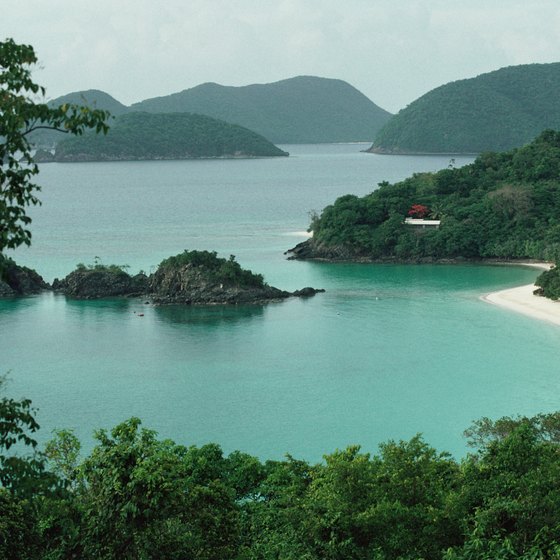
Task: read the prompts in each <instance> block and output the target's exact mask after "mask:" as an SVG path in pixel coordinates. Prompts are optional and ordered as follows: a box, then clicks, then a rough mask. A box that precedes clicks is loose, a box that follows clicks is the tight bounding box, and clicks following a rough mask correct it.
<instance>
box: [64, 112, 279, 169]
mask: <svg viewBox="0 0 560 560" xmlns="http://www.w3.org/2000/svg"><path fill="white" fill-rule="evenodd" d="M286 155H288V154H287V153H286V152H283V151H282V150H280V149H279V148H277V147H276V146H274V145H273V144H271V143H270V142H268V140H265V139H264V138H263V137H262V136H259V135H258V134H256V133H254V132H251V131H250V130H247V129H246V128H243V127H241V126H237V125H233V124H228V123H226V122H223V121H218V120H216V119H213V118H210V117H206V116H203V115H194V114H190V113H173V114H171V113H168V114H150V113H128V114H124V115H121V116H120V117H119V118H117V119H116V121H115V123H114V124H113V125H112V127H111V131H110V133H109V134H107V136H104V137H100V136H96V135H93V134H88V135H84V136H82V137H80V138H71V139H68V140H64V141H62V142H59V143H58V144H57V147H56V153H55V159H56V161H114V160H145V159H187V158H208V157H228V156H230V157H231V156H267V157H268V156H286Z"/></svg>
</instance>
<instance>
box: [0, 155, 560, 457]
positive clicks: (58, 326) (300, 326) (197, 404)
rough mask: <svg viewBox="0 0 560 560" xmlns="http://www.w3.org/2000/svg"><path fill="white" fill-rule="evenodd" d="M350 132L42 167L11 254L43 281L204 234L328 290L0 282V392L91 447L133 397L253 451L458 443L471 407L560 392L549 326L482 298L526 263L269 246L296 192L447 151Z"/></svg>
mask: <svg viewBox="0 0 560 560" xmlns="http://www.w3.org/2000/svg"><path fill="white" fill-rule="evenodd" d="M363 147H364V146H360V145H342V146H296V147H289V148H288V150H289V151H291V152H292V153H293V156H292V157H291V158H288V159H282V161H278V160H251V161H207V162H202V161H201V162H150V163H147V162H146V163H130V164H75V165H74V164H68V165H45V166H43V168H42V170H41V175H40V179H41V182H42V184H43V185H44V186H45V188H44V191H43V193H42V195H41V197H42V199H43V201H44V204H43V206H42V207H41V208H37V209H34V210H33V216H34V224H33V231H34V240H33V246H32V248H31V249H28V250H27V249H26V250H20V251H19V252H18V253H17V254H16V255H15V258H16V259H17V260H18V261H20V262H22V263H24V264H29V265H31V266H34V267H35V268H37V269H38V270H39V271H40V272H42V273H43V274H44V276H45V277H46V278H47V279H48V280H52V278H54V277H55V276H63V275H65V274H66V273H67V272H69V271H70V270H71V269H72V268H73V267H74V265H75V264H76V263H77V262H80V261H81V262H86V263H88V262H89V263H91V262H93V260H94V257H99V258H100V259H101V260H102V261H103V262H105V263H117V264H129V265H130V266H131V269H132V270H133V271H134V270H138V269H140V268H143V269H145V270H147V271H149V270H150V269H151V268H152V267H155V265H157V263H158V262H159V261H160V260H161V259H162V258H164V257H166V256H168V255H170V254H174V253H177V252H179V251H181V250H183V249H185V248H189V249H215V250H218V251H219V253H220V254H223V255H224V256H227V255H229V254H230V253H233V254H236V255H237V256H238V260H239V261H240V262H241V264H242V265H244V266H248V267H250V268H252V269H253V270H255V271H257V272H261V273H264V275H265V277H266V279H267V280H268V281H269V283H271V284H273V285H276V286H278V287H281V288H285V289H295V288H301V287H303V286H307V285H311V286H314V287H322V288H325V289H326V290H327V291H326V292H325V293H324V294H319V295H317V296H315V297H314V298H312V299H308V300H301V299H293V300H288V301H286V302H283V303H277V304H270V305H268V306H256V307H232V308H225V307H205V308H181V307H152V306H150V305H146V304H145V303H144V302H143V301H139V300H107V301H95V302H80V301H71V300H66V298H64V297H63V296H57V295H53V294H44V295H41V296H37V297H30V298H24V299H18V300H4V301H0V333H1V337H0V356H1V358H0V368H1V369H2V370H3V371H8V370H9V371H10V378H11V382H10V384H9V386H8V389H9V393H10V394H11V395H13V396H16V397H19V396H27V397H30V398H32V399H33V402H34V404H35V405H36V406H37V407H38V408H39V412H38V418H39V421H40V423H41V425H42V430H41V436H40V437H41V439H42V440H44V439H47V438H48V437H49V434H50V431H51V430H52V429H53V428H62V427H65V428H68V427H69V428H74V429H75V431H76V433H77V434H78V435H79V436H80V438H81V439H82V440H83V441H84V444H85V446H86V448H90V447H91V445H92V443H93V439H92V432H93V430H94V429H95V428H100V427H105V428H110V427H111V426H113V425H115V424H116V423H117V422H119V421H122V420H124V419H126V418H128V417H130V416H133V415H134V416H139V417H141V418H142V420H143V423H144V425H145V426H147V427H150V428H153V429H155V430H157V431H158V432H159V433H160V435H161V436H162V437H171V438H173V439H175V440H176V441H177V442H181V443H185V444H203V443H206V442H210V441H213V442H217V443H219V444H221V445H222V446H223V448H224V450H225V451H226V452H229V451H232V450H234V449H241V450H243V451H246V452H249V453H253V454H256V455H258V456H259V457H261V458H279V457H281V456H282V455H283V454H284V453H286V452H289V453H291V454H292V455H294V456H296V457H302V458H306V459H309V460H319V459H320V458H321V456H322V455H323V454H324V453H329V452H332V451H333V450H334V449H335V448H341V447H345V446H346V445H349V444H354V443H360V444H361V445H362V446H363V447H364V448H365V449H367V450H370V451H375V450H376V448H377V445H378V444H379V443H380V442H383V441H386V440H388V439H407V438H410V437H412V436H413V435H414V434H416V433H417V432H422V433H423V434H424V436H425V438H426V440H427V441H428V442H429V443H431V444H432V445H434V446H435V447H437V448H438V449H440V450H448V451H451V452H452V453H454V454H455V455H457V456H460V455H462V454H464V453H465V451H466V448H465V443H464V440H463V438H462V431H463V430H464V429H465V428H466V427H468V426H469V424H470V423H471V421H472V420H474V419H477V418H479V417H481V416H490V417H498V416H501V415H504V414H516V413H520V414H534V413H537V412H541V411H551V410H556V409H558V408H559V406H560V391H559V390H558V389H559V387H558V385H559V383H560V375H559V374H560V371H559V368H558V366H557V359H556V355H557V348H558V342H559V338H560V330H558V328H557V327H554V326H551V325H548V324H546V323H541V322H538V321H535V320H531V319H529V318H526V317H524V316H520V315H517V314H514V313H511V312H508V311H504V310H502V309H499V308H497V307H494V306H492V305H489V304H487V303H485V302H482V301H481V300H480V296H481V295H482V294H484V293H486V292H490V291H493V290H496V289H501V288H504V287H507V286H514V285H517V284H522V283H529V282H532V281H533V280H534V278H535V277H536V275H537V272H536V271H535V270H532V269H526V268H523V267H501V266H468V265H445V266H444V265H438V266H399V265H350V264H336V265H335V264H326V263H302V262H294V261H287V260H286V259H285V256H284V255H283V251H284V250H286V249H287V248H289V247H290V246H292V245H293V244H295V243H296V242H298V241H300V240H302V239H303V237H302V236H301V233H300V232H301V231H302V230H305V228H306V226H307V212H308V211H310V210H313V209H321V208H322V207H323V206H324V205H325V204H328V203H329V202H332V201H333V200H334V199H335V198H336V197H337V196H340V195H342V194H345V193H347V192H353V193H355V194H365V193H366V192H369V191H371V190H372V189H373V188H375V185H376V184H377V183H378V182H379V181H382V180H384V179H388V180H389V181H395V180H398V179H399V178H404V177H406V176H408V175H410V174H411V173H412V172H413V171H421V170H435V169H438V168H440V167H445V166H447V165H448V164H449V161H448V159H446V158H405V157H402V158H399V157H387V156H385V157H383V156H372V155H370V154H363V153H360V151H359V150H360V149H363ZM294 152H295V153H294ZM468 161H470V160H467V159H465V160H464V161H463V160H461V161H458V162H455V164H456V165H460V164H464V163H467V162H468ZM140 314H143V316H140Z"/></svg>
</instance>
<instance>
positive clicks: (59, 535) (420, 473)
mask: <svg viewBox="0 0 560 560" xmlns="http://www.w3.org/2000/svg"><path fill="white" fill-rule="evenodd" d="M0 423H1V425H2V437H0V557H1V558H6V559H10V560H39V559H41V560H45V559H49V560H55V559H56V560H59V559H60V560H62V559H74V558H76V559H77V558H79V559H80V560H123V559H124V560H127V559H128V560H140V559H158V560H180V559H191V558H192V559H194V558H196V559H197V560H198V559H201V560H269V559H273V558H274V559H286V560H292V559H293V560H296V559H297V560H299V559H304V560H324V559H332V560H335V559H337V560H338V559H340V560H342V559H344V560H369V559H374V560H413V559H423V560H479V559H480V560H490V559H492V560H494V559H500V560H514V559H515V560H535V559H543V560H545V559H551V560H552V559H554V558H558V555H559V554H560V524H559V523H558V520H559V519H560V488H559V486H558V479H559V476H560V438H559V437H558V434H559V433H560V413H549V414H543V415H539V416H537V417H534V418H526V417H518V418H509V417H506V418H501V419H499V420H498V421H496V422H493V421H491V420H488V419H486V418H485V419H482V420H481V421H479V422H477V423H475V424H474V425H473V426H472V427H471V429H470V430H469V431H468V437H469V439H470V441H471V442H472V443H473V445H474V446H475V448H476V450H475V452H473V453H472V454H469V455H468V456H467V457H466V458H464V459H463V460H462V461H457V460H455V459H454V458H453V457H451V456H450V455H449V454H447V453H440V452H438V451H436V450H435V449H434V448H432V447H430V446H429V445H428V444H427V443H426V442H425V441H424V440H423V439H422V437H421V436H415V437H413V438H412V439H411V440H410V441H399V442H395V441H389V442H387V443H384V444H382V445H381V446H380V447H379V451H378V453H376V454H370V453H366V452H364V451H362V450H361V449H360V447H359V446H351V447H348V448H346V449H344V450H337V451H335V452H334V453H330V454H327V455H325V456H324V460H323V461H322V462H320V463H315V464H313V463H309V462H307V461H304V460H298V459H295V458H293V457H291V456H289V455H288V456H286V458H285V459H283V460H268V461H261V460H259V459H258V458H256V457H253V456H251V455H248V454H246V453H243V452H240V451H234V452H232V453H230V454H229V455H225V454H224V453H223V451H222V449H221V448H220V446H219V445H216V444H212V443H210V444H206V445H202V446H200V447H199V446H194V445H192V446H186V445H181V444H177V443H175V442H174V441H171V440H168V439H163V440H162V439H160V438H158V436H157V434H156V433H155V432H154V431H152V430H148V429H145V428H143V427H142V426H141V422H140V420H139V419H137V418H131V419H130V420H128V421H126V422H123V423H121V424H119V425H118V426H116V427H114V428H113V429H112V430H110V431H107V430H99V431H98V432H96V434H95V439H96V444H95V447H94V448H93V450H92V451H91V452H90V453H89V454H88V455H87V456H85V457H82V456H81V449H80V447H81V446H80V442H79V440H78V439H77V438H76V436H75V435H74V434H73V433H72V432H71V431H69V430H61V431H58V432H56V435H55V437H54V439H53V440H51V441H50V442H49V443H47V445H46V446H45V449H44V450H42V451H39V450H35V451H33V452H32V453H31V454H30V455H29V456H23V455H22V456H17V455H15V456H14V455H13V454H10V453H8V450H9V448H10V447H11V446H12V445H13V444H14V443H15V442H16V441H20V442H22V444H24V446H25V445H27V446H29V447H30V448H31V449H33V447H34V446H36V441H35V439H34V438H33V433H34V431H36V430H37V428H38V426H37V423H36V421H35V420H34V415H33V410H32V409H31V408H30V402H29V401H28V400H24V401H17V400H14V399H9V398H7V397H2V398H0ZM20 451H21V449H20Z"/></svg>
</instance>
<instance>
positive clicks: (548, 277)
mask: <svg viewBox="0 0 560 560" xmlns="http://www.w3.org/2000/svg"><path fill="white" fill-rule="evenodd" d="M535 286H537V289H536V290H535V293H536V294H538V295H540V296H544V297H547V298H550V299H555V300H557V299H560V268H559V267H558V262H557V264H556V266H555V267H554V268H552V269H551V270H545V271H544V272H542V273H541V274H540V275H539V277H538V278H537V279H536V280H535Z"/></svg>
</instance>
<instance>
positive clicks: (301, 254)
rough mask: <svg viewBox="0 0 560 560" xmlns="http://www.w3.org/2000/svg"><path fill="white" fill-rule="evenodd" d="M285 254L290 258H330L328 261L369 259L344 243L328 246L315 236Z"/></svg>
mask: <svg viewBox="0 0 560 560" xmlns="http://www.w3.org/2000/svg"><path fill="white" fill-rule="evenodd" d="M284 254H285V255H290V256H289V257H288V259H289V260H310V259H316V260H328V261H360V260H367V259H366V257H362V256H361V255H359V254H357V253H356V252H354V251H352V250H351V249H349V248H348V247H345V246H343V245H337V246H328V245H324V244H322V243H317V242H316V241H315V240H314V239H313V238H311V239H307V240H305V241H302V242H301V243H298V244H297V245H296V246H295V247H292V248H291V249H288V250H287V251H286V252H285V253H284Z"/></svg>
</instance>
